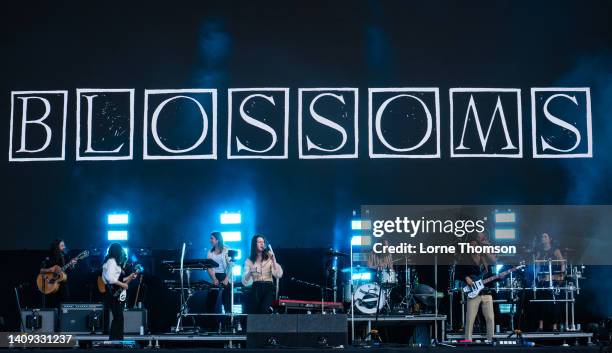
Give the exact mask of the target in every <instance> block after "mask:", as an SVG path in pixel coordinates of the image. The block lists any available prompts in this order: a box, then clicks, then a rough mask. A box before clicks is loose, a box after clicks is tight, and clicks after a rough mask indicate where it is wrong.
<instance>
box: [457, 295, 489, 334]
mask: <svg viewBox="0 0 612 353" xmlns="http://www.w3.org/2000/svg"><path fill="white" fill-rule="evenodd" d="M466 306H467V308H466V320H467V322H466V323H465V326H464V327H465V339H466V340H471V339H472V332H473V331H474V320H476V315H477V314H478V308H479V307H481V306H482V313H483V315H484V317H485V321H486V323H487V339H488V340H489V341H493V330H494V329H495V317H494V312H493V297H492V296H490V295H479V296H476V298H474V299H468V300H467V305H466Z"/></svg>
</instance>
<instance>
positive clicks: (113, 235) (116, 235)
mask: <svg viewBox="0 0 612 353" xmlns="http://www.w3.org/2000/svg"><path fill="white" fill-rule="evenodd" d="M106 235H107V238H108V240H128V231H127V230H109V231H108V232H106Z"/></svg>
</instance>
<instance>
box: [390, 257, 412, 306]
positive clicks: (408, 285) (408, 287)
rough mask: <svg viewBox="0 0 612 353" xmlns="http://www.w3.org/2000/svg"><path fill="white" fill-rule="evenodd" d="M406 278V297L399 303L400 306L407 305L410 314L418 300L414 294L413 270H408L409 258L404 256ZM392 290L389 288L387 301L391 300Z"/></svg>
mask: <svg viewBox="0 0 612 353" xmlns="http://www.w3.org/2000/svg"><path fill="white" fill-rule="evenodd" d="M404 262H405V263H404V278H405V281H406V282H405V285H404V287H405V291H404V298H403V299H402V301H401V302H400V303H399V306H400V307H402V306H406V313H407V314H410V313H411V312H412V310H411V307H413V306H414V305H415V304H416V300H415V299H414V295H413V294H412V280H411V274H412V273H411V271H408V258H407V257H406V258H404ZM390 299H391V290H389V297H388V298H387V303H389V302H390V301H391V300H390Z"/></svg>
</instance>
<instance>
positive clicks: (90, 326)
mask: <svg viewBox="0 0 612 353" xmlns="http://www.w3.org/2000/svg"><path fill="white" fill-rule="evenodd" d="M59 321H60V331H61V332H65V333H77V334H86V333H102V330H103V328H104V305H102V304H101V303H62V304H61V305H60V320H59Z"/></svg>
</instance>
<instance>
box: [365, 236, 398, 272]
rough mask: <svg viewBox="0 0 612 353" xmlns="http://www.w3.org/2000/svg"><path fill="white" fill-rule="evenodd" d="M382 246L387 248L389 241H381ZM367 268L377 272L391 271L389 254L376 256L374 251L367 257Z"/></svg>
mask: <svg viewBox="0 0 612 353" xmlns="http://www.w3.org/2000/svg"><path fill="white" fill-rule="evenodd" d="M383 245H385V246H389V240H387V239H385V240H383ZM368 267H369V268H372V269H375V270H377V271H383V270H392V269H393V258H392V256H391V254H389V253H380V254H377V253H375V252H374V249H372V251H371V252H370V255H369V256H368Z"/></svg>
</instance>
